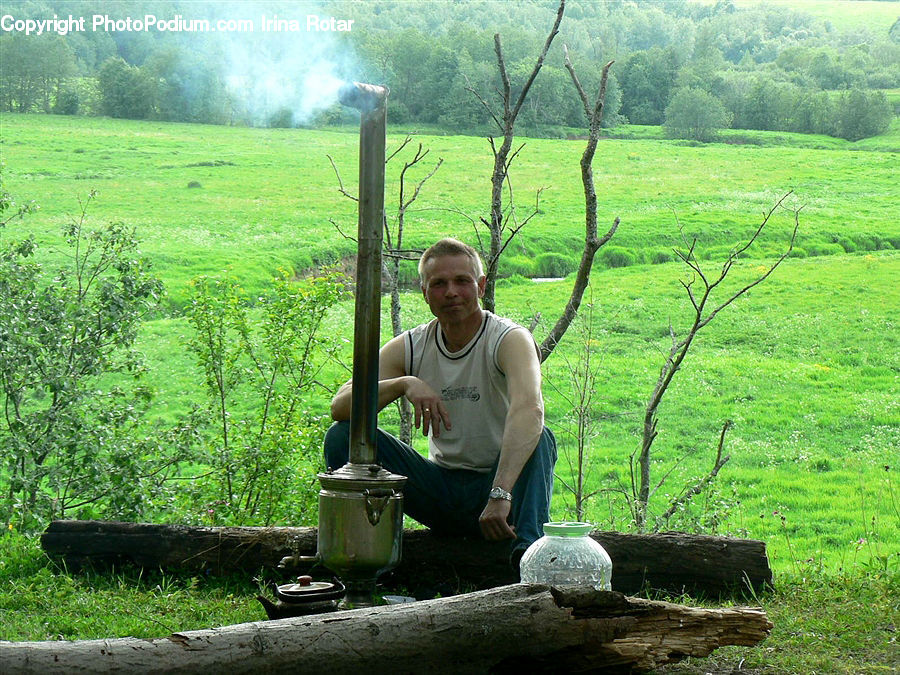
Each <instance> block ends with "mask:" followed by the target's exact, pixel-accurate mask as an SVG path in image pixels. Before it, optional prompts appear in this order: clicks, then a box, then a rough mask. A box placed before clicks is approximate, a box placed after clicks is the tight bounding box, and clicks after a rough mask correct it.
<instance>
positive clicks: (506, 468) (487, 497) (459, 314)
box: [325, 239, 556, 568]
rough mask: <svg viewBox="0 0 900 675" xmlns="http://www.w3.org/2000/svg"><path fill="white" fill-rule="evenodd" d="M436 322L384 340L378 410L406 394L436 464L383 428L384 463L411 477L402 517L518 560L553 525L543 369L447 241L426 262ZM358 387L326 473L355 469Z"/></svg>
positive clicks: (343, 402)
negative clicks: (353, 423)
mask: <svg viewBox="0 0 900 675" xmlns="http://www.w3.org/2000/svg"><path fill="white" fill-rule="evenodd" d="M419 277H420V281H421V284H422V295H423V297H424V298H425V302H426V303H428V306H429V308H430V309H431V312H432V314H434V316H435V319H434V320H432V321H431V322H430V323H427V324H423V325H421V326H418V327H416V328H413V329H412V330H410V331H407V332H405V333H403V334H401V335H399V336H397V337H395V338H393V339H392V340H390V341H389V342H388V343H387V344H385V345H384V346H383V347H382V348H381V351H380V354H379V375H378V380H379V382H378V408H379V410H380V409H382V408H383V407H384V406H386V405H388V404H389V403H391V402H392V401H395V400H396V399H398V398H400V397H401V396H405V397H406V398H407V399H408V400H409V402H410V403H411V404H412V407H413V410H414V423H415V426H416V428H417V429H421V430H422V433H423V434H424V435H425V436H427V437H428V439H429V443H428V445H429V453H428V454H429V457H428V459H425V458H424V457H422V456H421V455H420V454H419V453H417V452H416V451H415V450H414V449H413V448H411V447H409V446H408V445H406V444H405V443H402V442H400V441H399V440H398V439H396V438H395V437H393V436H391V435H389V434H387V433H385V432H383V431H381V430H380V429H379V430H378V435H377V441H376V443H377V450H376V453H377V457H378V462H379V463H380V464H381V465H382V466H383V467H384V468H385V469H387V470H389V471H392V472H394V473H399V474H402V475H404V476H407V477H408V479H409V480H408V481H407V483H406V487H405V488H404V491H403V493H404V511H405V512H406V513H407V514H408V515H409V516H411V517H412V518H414V519H415V520H417V521H419V522H420V523H422V524H424V525H426V526H428V527H430V528H431V529H432V530H434V531H436V532H440V533H445V534H459V535H478V534H480V535H481V536H483V537H484V538H485V539H488V540H492V541H498V540H504V539H509V540H513V541H512V548H511V556H510V559H511V562H512V563H513V565H514V566H515V567H516V568H517V567H518V560H519V558H521V556H522V553H523V552H524V551H525V549H526V548H527V547H528V545H529V544H531V542H533V541H534V540H535V539H537V538H539V537H540V536H541V534H542V530H541V526H542V525H543V523H545V522H546V521H548V520H549V510H550V497H551V494H552V490H553V466H554V464H555V462H556V441H555V439H554V437H553V434H552V433H551V432H550V431H549V430H548V429H546V428H545V427H544V405H543V398H542V396H541V370H540V358H539V351H538V348H537V345H536V344H535V342H534V338H533V337H532V336H531V333H530V332H528V331H527V330H526V329H525V328H522V327H521V326H518V325H516V324H515V323H513V322H511V321H509V320H507V319H501V318H499V317H497V316H495V315H494V314H491V313H490V312H487V311H484V310H482V309H481V306H480V304H479V299H480V298H482V297H483V296H484V287H485V283H486V277H485V276H484V272H483V266H482V263H481V259H480V257H479V256H478V253H477V252H476V251H475V249H473V248H472V247H470V246H467V245H466V244H464V243H462V242H460V241H457V240H455V239H442V240H441V241H439V242H437V243H436V244H434V245H433V246H431V247H430V248H429V249H428V250H426V251H425V253H423V254H422V258H421V259H420V261H419ZM351 391H352V381H351V382H347V383H346V384H344V385H343V386H342V387H341V388H340V390H339V391H338V392H337V394H336V395H335V397H334V400H333V401H332V403H331V416H332V418H333V419H334V420H335V421H336V422H337V423H336V424H335V425H333V426H332V427H331V429H330V430H329V431H328V434H327V435H326V438H325V458H326V462H327V464H328V468H329V469H337V468H339V467H341V466H343V465H344V464H345V463H346V462H347V457H348V448H349V424H348V422H347V420H349V419H350V405H351V403H350V402H351Z"/></svg>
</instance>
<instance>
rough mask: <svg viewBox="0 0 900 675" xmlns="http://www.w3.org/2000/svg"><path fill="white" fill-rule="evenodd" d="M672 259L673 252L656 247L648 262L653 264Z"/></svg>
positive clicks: (673, 257) (673, 258)
mask: <svg viewBox="0 0 900 675" xmlns="http://www.w3.org/2000/svg"><path fill="white" fill-rule="evenodd" d="M673 260H675V254H674V253H672V251H671V250H670V249H667V248H660V249H656V250H655V251H653V252H652V253H651V254H650V262H651V263H653V264H654V265H661V264H663V263H667V262H672V261H673Z"/></svg>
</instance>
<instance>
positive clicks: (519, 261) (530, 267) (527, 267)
mask: <svg viewBox="0 0 900 675" xmlns="http://www.w3.org/2000/svg"><path fill="white" fill-rule="evenodd" d="M500 269H501V271H502V272H503V274H504V275H508V276H515V275H517V274H518V275H520V276H523V277H533V276H535V264H534V261H533V260H532V259H531V258H528V257H526V256H524V255H516V256H504V257H503V258H501V259H500Z"/></svg>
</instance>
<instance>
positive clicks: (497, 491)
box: [489, 487, 512, 501]
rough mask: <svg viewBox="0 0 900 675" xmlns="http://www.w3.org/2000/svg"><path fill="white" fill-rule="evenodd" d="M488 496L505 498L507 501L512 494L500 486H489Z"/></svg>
mask: <svg viewBox="0 0 900 675" xmlns="http://www.w3.org/2000/svg"><path fill="white" fill-rule="evenodd" d="M489 496H490V498H491V499H506V500H509V501H511V500H512V495H511V494H509V493H508V492H507V491H506V490H504V489H503V488H501V487H495V488H491V492H490V495H489Z"/></svg>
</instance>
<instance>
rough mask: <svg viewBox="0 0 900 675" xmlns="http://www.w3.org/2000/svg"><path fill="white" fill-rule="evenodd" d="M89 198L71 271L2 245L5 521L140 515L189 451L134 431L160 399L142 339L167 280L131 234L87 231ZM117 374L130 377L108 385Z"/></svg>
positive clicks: (29, 249)
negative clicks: (137, 348) (151, 385)
mask: <svg viewBox="0 0 900 675" xmlns="http://www.w3.org/2000/svg"><path fill="white" fill-rule="evenodd" d="M91 198H93V193H92V194H91ZM90 201H91V200H90V199H89V200H88V201H87V202H86V203H85V204H84V205H83V207H82V213H81V216H80V218H78V219H77V220H75V221H73V222H72V223H70V224H69V225H67V226H66V227H65V232H64V234H65V243H66V246H67V248H68V256H67V258H66V260H67V264H66V265H65V266H63V267H60V268H58V269H54V270H51V269H47V268H46V266H45V265H44V264H43V263H42V262H41V261H40V260H39V258H38V254H39V251H38V247H37V244H36V243H35V240H34V238H33V237H30V238H27V239H24V240H22V241H18V242H9V243H7V244H6V246H5V247H3V249H2V250H0V379H2V394H0V395H2V397H3V407H4V409H5V410H6V414H5V416H4V423H3V425H2V426H0V455H2V457H3V458H4V464H5V466H4V467H3V470H2V471H0V491H2V493H3V494H4V496H5V497H8V499H5V500H4V502H3V505H2V506H0V518H2V519H4V520H5V521H6V523H7V524H10V523H12V522H13V521H17V522H18V523H19V527H21V528H23V529H30V528H33V527H37V526H40V525H41V523H42V522H43V521H46V520H47V519H50V518H64V517H66V516H69V517H71V515H72V514H74V515H79V514H83V513H87V512H89V513H91V514H102V515H104V516H105V517H118V516H122V515H125V514H127V515H134V514H139V513H140V512H141V510H142V508H143V507H144V506H145V505H146V501H147V500H148V498H152V496H153V495H154V491H155V489H156V488H158V487H160V486H162V485H163V484H164V483H165V480H166V478H167V477H168V475H169V473H170V471H171V468H172V467H173V466H174V465H175V464H176V462H177V461H178V460H179V458H180V455H179V452H180V449H181V448H183V447H184V444H183V443H182V442H181V441H180V440H179V439H178V438H176V436H179V435H180V434H178V433H175V434H174V435H172V436H171V437H165V434H163V433H159V434H152V435H148V436H145V437H141V436H140V435H138V434H137V433H136V429H137V427H138V424H139V422H140V421H141V419H142V417H143V414H144V412H145V411H146V409H147V405H148V404H149V401H150V399H151V396H150V393H149V392H148V391H147V389H146V388H144V387H142V386H141V384H140V378H141V375H142V372H143V369H142V364H141V360H140V358H139V357H138V355H137V354H136V353H135V352H134V350H133V346H134V341H135V338H136V336H137V331H138V327H139V326H140V324H141V321H142V319H143V317H144V315H145V314H146V313H147V312H148V311H149V310H150V309H151V308H153V307H155V306H156V305H157V303H158V301H159V299H160V297H161V295H162V292H163V287H162V283H161V282H160V281H159V279H157V278H156V277H155V276H153V274H152V273H151V271H150V262H149V261H148V260H147V259H145V258H143V257H141V255H140V253H139V252H138V250H137V240H136V238H135V234H134V231H133V230H130V229H129V228H127V227H126V226H124V225H122V224H119V223H114V224H111V225H108V226H106V227H104V228H102V229H99V230H93V231H92V230H88V229H87V228H86V226H85V217H86V210H87V205H88V204H89V203H90ZM10 204H11V200H9V199H7V198H6V197H4V198H3V199H0V208H2V209H3V210H6V209H7V208H9V205H10ZM111 373H122V374H127V375H129V376H130V377H129V380H130V383H129V384H128V385H127V386H109V385H106V386H104V382H106V381H108V380H107V379H104V378H106V376H108V375H109V374H111ZM126 381H128V380H126ZM85 510H87V511H85Z"/></svg>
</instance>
